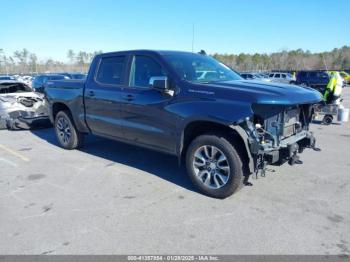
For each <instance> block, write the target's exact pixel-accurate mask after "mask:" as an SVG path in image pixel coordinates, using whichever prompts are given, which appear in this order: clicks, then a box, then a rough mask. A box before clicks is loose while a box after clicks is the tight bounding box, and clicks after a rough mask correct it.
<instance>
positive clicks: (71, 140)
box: [54, 111, 84, 150]
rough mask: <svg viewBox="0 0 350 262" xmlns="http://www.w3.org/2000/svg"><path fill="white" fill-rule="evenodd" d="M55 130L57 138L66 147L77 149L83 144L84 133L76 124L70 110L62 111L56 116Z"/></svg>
mask: <svg viewBox="0 0 350 262" xmlns="http://www.w3.org/2000/svg"><path fill="white" fill-rule="evenodd" d="M54 127H55V132H56V137H57V140H58V142H59V144H60V146H61V147H63V148H64V149H69V150H72V149H76V148H79V147H81V146H82V144H83V140H84V134H83V133H81V132H79V131H78V130H77V128H76V127H75V125H74V122H73V119H72V116H71V114H70V112H69V111H60V112H58V113H57V115H56V118H55V125H54Z"/></svg>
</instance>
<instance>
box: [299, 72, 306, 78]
mask: <svg viewBox="0 0 350 262" xmlns="http://www.w3.org/2000/svg"><path fill="white" fill-rule="evenodd" d="M298 77H302V78H304V77H306V72H300V73H299V74H298Z"/></svg>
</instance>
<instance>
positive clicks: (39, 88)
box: [32, 74, 69, 93]
mask: <svg viewBox="0 0 350 262" xmlns="http://www.w3.org/2000/svg"><path fill="white" fill-rule="evenodd" d="M63 79H69V77H67V76H65V75H58V74H43V75H37V76H35V77H34V79H33V81H32V88H33V90H34V91H36V92H39V93H43V92H44V87H45V84H46V82H47V81H49V80H63Z"/></svg>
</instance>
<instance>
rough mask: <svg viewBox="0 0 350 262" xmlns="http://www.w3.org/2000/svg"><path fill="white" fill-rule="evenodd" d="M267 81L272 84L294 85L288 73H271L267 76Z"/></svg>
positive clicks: (293, 79)
mask: <svg viewBox="0 0 350 262" xmlns="http://www.w3.org/2000/svg"><path fill="white" fill-rule="evenodd" d="M269 79H270V80H271V81H272V82H278V83H284V84H294V83H295V78H294V77H293V76H292V74H289V73H279V72H273V73H270V74H269Z"/></svg>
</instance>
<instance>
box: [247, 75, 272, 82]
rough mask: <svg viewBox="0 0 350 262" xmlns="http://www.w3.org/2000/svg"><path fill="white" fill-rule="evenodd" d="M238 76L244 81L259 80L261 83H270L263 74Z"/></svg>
mask: <svg viewBox="0 0 350 262" xmlns="http://www.w3.org/2000/svg"><path fill="white" fill-rule="evenodd" d="M240 75H241V77H243V78H244V79H246V80H261V81H267V82H270V81H271V80H270V79H269V78H268V77H266V76H265V75H264V74H260V73H241V74H240Z"/></svg>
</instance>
